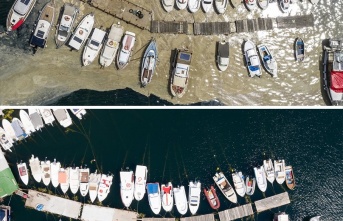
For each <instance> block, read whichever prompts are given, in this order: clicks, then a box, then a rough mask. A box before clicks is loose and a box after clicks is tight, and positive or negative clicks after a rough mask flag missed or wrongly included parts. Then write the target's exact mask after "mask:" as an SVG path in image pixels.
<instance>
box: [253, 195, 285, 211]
mask: <svg viewBox="0 0 343 221" xmlns="http://www.w3.org/2000/svg"><path fill="white" fill-rule="evenodd" d="M290 202H291V201H290V200H289V196H288V193H287V192H284V193H280V194H278V195H275V196H271V197H267V198H265V199H262V200H258V201H256V202H255V206H256V210H257V212H262V211H265V210H269V209H272V208H275V207H279V206H283V205H286V204H289V203H290Z"/></svg>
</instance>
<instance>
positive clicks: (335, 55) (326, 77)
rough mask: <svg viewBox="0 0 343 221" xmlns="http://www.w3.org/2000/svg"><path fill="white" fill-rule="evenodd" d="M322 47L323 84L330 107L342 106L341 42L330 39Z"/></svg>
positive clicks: (342, 47) (342, 49)
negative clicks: (327, 44) (328, 44)
mask: <svg viewBox="0 0 343 221" xmlns="http://www.w3.org/2000/svg"><path fill="white" fill-rule="evenodd" d="M329 42H330V46H329V47H327V46H324V57H323V82H324V85H323V86H324V90H325V91H326V93H327V94H328V97H329V99H330V102H331V104H332V105H338V104H341V105H342V104H343V41H342V40H341V39H330V40H329Z"/></svg>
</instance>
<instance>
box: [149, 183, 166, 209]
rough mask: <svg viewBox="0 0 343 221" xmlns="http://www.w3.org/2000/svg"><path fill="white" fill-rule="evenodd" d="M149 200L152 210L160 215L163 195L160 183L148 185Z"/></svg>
mask: <svg viewBox="0 0 343 221" xmlns="http://www.w3.org/2000/svg"><path fill="white" fill-rule="evenodd" d="M146 189H147V193H148V200H149V205H150V208H151V210H152V211H153V212H154V213H155V214H156V215H158V214H159V213H160V211H161V207H162V204H161V195H160V184H159V183H147V185H146Z"/></svg>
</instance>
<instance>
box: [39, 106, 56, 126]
mask: <svg viewBox="0 0 343 221" xmlns="http://www.w3.org/2000/svg"><path fill="white" fill-rule="evenodd" d="M38 110H39V113H40V115H41V116H42V118H43V120H44V123H45V124H47V125H49V124H50V125H52V126H53V123H54V121H55V118H54V115H53V114H52V112H51V110H50V109H38Z"/></svg>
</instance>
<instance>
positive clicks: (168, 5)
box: [162, 0, 175, 12]
mask: <svg viewBox="0 0 343 221" xmlns="http://www.w3.org/2000/svg"><path fill="white" fill-rule="evenodd" d="M174 4H175V0H162V6H163V8H164V10H166V12H171V11H173V8H174Z"/></svg>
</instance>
